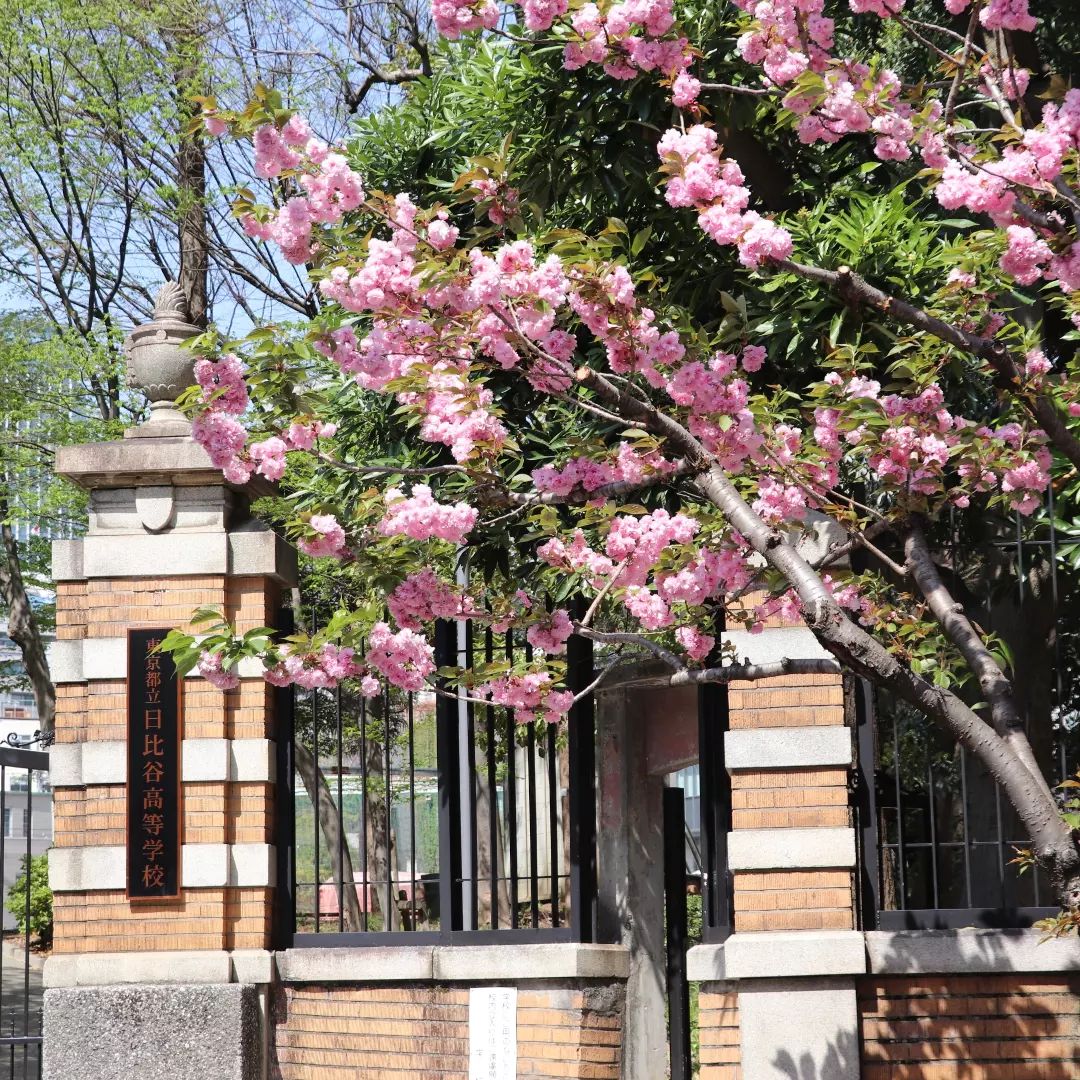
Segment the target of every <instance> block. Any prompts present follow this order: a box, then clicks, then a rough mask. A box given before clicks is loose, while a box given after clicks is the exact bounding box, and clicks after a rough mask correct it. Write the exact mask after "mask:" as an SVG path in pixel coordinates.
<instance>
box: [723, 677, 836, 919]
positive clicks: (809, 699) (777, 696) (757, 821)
mask: <svg viewBox="0 0 1080 1080" xmlns="http://www.w3.org/2000/svg"><path fill="white" fill-rule="evenodd" d="M728 706H729V726H730V727H731V728H732V729H733V730H739V729H747V728H782V727H809V726H813V727H823V726H830V725H832V726H838V725H842V724H843V723H844V687H843V681H842V679H841V677H840V676H838V675H786V676H781V677H779V678H776V679H768V680H767V681H764V682H758V683H747V682H733V683H732V684H731V687H730V689H729V692H728ZM849 802H850V797H849V793H848V770H847V769H846V768H817V769H796V768H785V769H733V770H732V771H731V826H732V829H733V830H736V831H737V830H739V829H786V828H824V827H834V828H835V827H843V826H847V825H850V824H851V809H850V807H849ZM733 880H734V908H735V930H736V932H737V931H739V930H744V931H760V930H850V929H852V928H853V926H854V922H853V906H852V896H853V888H854V884H853V879H852V874H851V872H850V871H849V870H846V869H835V870H830V869H821V870H817V869H815V870H800V871H798V872H780V871H773V870H755V871H737V872H736V873H735V874H734V875H733Z"/></svg>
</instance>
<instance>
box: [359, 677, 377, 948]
mask: <svg viewBox="0 0 1080 1080" xmlns="http://www.w3.org/2000/svg"><path fill="white" fill-rule="evenodd" d="M367 720H368V712H367V698H364V697H362V698H361V699H360V816H361V819H362V820H361V822H360V895H361V896H362V897H363V904H362V907H361V910H362V911H363V916H362V918H363V922H364V930H368V929H369V928H370V926H371V894H370V891H369V888H368V841H367V837H368V820H369V819H368V814H369V805H370V800H369V799H368V780H369V777H368V749H367V735H368V732H367ZM372 835H374V834H372Z"/></svg>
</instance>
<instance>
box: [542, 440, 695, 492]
mask: <svg viewBox="0 0 1080 1080" xmlns="http://www.w3.org/2000/svg"><path fill="white" fill-rule="evenodd" d="M675 467H676V465H675V462H673V461H670V460H668V459H667V458H665V457H664V456H663V454H661V453H660V452H659V451H658V450H650V451H648V452H647V453H639V452H638V451H637V450H636V449H635V448H634V446H633V445H632V444H631V443H628V442H626V441H622V442H620V443H619V445H618V447H617V449H616V451H615V455H614V457H613V458H609V459H608V460H597V459H596V458H591V457H573V458H570V459H569V460H568V461H567V462H566V463H565V464H564V465H562V466H561V467H556V466H554V465H543V466H541V467H540V468H539V469H534V470H533V472H532V474H531V476H532V482H533V484H534V485H535V487H536V490H537V491H550V492H551V493H552V494H554V495H569V494H570V493H571V492H573V491H576V490H577V489H579V488H580V489H581V490H582V491H585V492H593V491H597V490H598V489H600V488H603V487H607V486H608V485H610V484H618V483H625V484H640V483H641V482H642V481H643V480H644V479H645V478H646V477H647V476H654V475H657V474H660V475H664V474H669V473H671V472H672V471H674V469H675Z"/></svg>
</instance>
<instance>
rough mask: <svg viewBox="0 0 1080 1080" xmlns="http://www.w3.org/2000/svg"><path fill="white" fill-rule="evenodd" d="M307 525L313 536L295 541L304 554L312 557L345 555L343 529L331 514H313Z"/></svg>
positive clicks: (345, 546) (338, 557) (339, 556)
mask: <svg viewBox="0 0 1080 1080" xmlns="http://www.w3.org/2000/svg"><path fill="white" fill-rule="evenodd" d="M308 525H309V526H310V528H311V530H312V531H313V532H314V533H315V536H314V537H311V536H303V537H301V538H300V540H298V541H297V546H298V547H299V548H300V550H301V551H302V552H303V553H304V554H305V555H310V556H311V557H312V558H325V557H330V558H334V559H341V558H344V557H345V555H346V554H347V552H348V547H347V544H346V540H345V530H344V529H343V528H342V527H341V526H340V525H339V524H338V520H337V518H336V517H334V515H333V514H313V515H312V517H311V520H310V521H309V522H308Z"/></svg>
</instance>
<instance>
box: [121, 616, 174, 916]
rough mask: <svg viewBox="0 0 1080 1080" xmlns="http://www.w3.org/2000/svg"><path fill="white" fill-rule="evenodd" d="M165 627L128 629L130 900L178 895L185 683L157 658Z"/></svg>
mask: <svg viewBox="0 0 1080 1080" xmlns="http://www.w3.org/2000/svg"><path fill="white" fill-rule="evenodd" d="M168 632H169V631H168V630H167V629H144V628H142V627H140V628H137V629H131V630H128V658H127V667H128V678H127V750H128V782H127V797H128V804H127V895H128V899H130V900H174V899H176V898H177V897H178V896H179V895H180V842H181V823H182V814H183V803H182V799H181V788H180V760H181V747H180V740H181V738H182V737H183V685H182V684H183V680H182V679H178V678H177V676H176V668H175V666H174V665H173V662H172V658H171V657H170V656H169V655H168V654H167V653H160V652H155V651H154V650H155V649H156V648H157V646H158V645H160V644H161V641H162V639H163V638H164V637H165V635H166V634H167V633H168Z"/></svg>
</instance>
